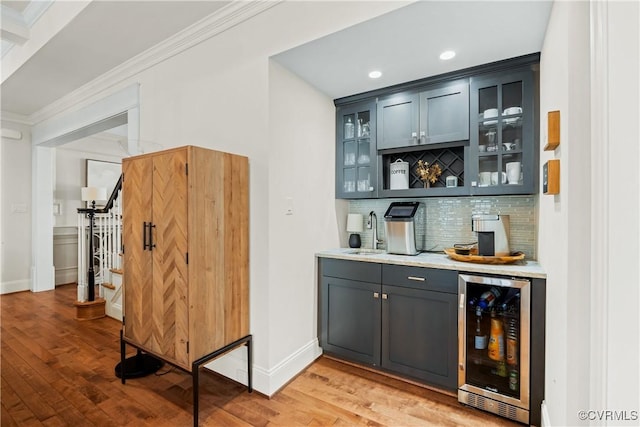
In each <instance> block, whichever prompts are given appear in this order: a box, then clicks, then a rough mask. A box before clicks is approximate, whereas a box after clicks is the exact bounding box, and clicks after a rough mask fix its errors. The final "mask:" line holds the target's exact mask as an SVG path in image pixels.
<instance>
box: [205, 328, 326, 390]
mask: <svg viewBox="0 0 640 427" xmlns="http://www.w3.org/2000/svg"><path fill="white" fill-rule="evenodd" d="M254 353H255V350H254ZM321 354H322V350H321V349H320V346H319V345H318V340H317V339H314V340H312V341H311V342H309V343H307V344H306V345H304V346H302V347H301V348H300V349H298V350H297V351H295V352H294V353H292V354H291V355H290V356H288V357H287V358H285V359H284V360H283V361H281V362H280V363H278V364H277V365H276V366H274V367H273V368H271V369H264V368H262V367H260V366H256V365H255V364H254V365H253V388H254V389H255V390H256V391H259V392H260V393H262V394H265V395H267V396H271V395H273V394H274V393H275V392H277V391H278V390H279V389H280V388H281V387H282V386H284V385H285V384H286V383H287V382H289V381H290V380H291V379H292V378H294V377H295V376H296V375H298V374H299V373H300V372H302V370H303V369H304V368H306V367H307V366H309V364H311V363H312V362H313V361H314V360H316V359H317V358H318V357H320V355H321ZM204 366H205V368H208V369H210V370H212V371H215V372H217V373H219V374H221V375H224V376H225V377H227V378H231V379H232V380H234V381H237V382H239V383H241V384H244V385H246V384H247V352H246V350H245V349H244V347H242V348H238V349H236V350H234V351H232V352H231V353H229V354H227V355H225V356H222V357H220V358H219V359H216V360H214V361H212V362H209V363H208V364H206V365H204Z"/></svg>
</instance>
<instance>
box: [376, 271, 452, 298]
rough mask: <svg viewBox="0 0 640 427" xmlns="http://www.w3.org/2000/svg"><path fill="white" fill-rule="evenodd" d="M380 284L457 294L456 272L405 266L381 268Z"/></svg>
mask: <svg viewBox="0 0 640 427" xmlns="http://www.w3.org/2000/svg"><path fill="white" fill-rule="evenodd" d="M382 283H383V284H385V285H395V286H403V287H406V288H415V289H428V290H431V291H438V292H448V293H451V294H457V293H458V272H457V271H455V270H439V269H435V268H423V267H409V266H405V265H388V264H385V265H383V266H382Z"/></svg>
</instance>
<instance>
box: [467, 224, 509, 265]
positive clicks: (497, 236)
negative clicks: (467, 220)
mask: <svg viewBox="0 0 640 427" xmlns="http://www.w3.org/2000/svg"><path fill="white" fill-rule="evenodd" d="M471 230H472V231H475V232H477V233H478V255H481V256H509V255H511V251H510V249H509V215H472V216H471Z"/></svg>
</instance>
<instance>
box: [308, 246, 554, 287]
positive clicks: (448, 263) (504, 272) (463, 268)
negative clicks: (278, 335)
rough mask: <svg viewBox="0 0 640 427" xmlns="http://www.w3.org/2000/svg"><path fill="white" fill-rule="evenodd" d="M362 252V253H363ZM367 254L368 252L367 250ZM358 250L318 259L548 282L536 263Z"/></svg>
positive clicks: (328, 252)
mask: <svg viewBox="0 0 640 427" xmlns="http://www.w3.org/2000/svg"><path fill="white" fill-rule="evenodd" d="M361 250H362V249H361ZM364 250H365V251H366V249H364ZM356 251H358V249H351V248H338V249H330V250H326V251H321V252H318V253H316V257H318V258H335V259H344V260H351V261H365V262H374V263H378V264H398V265H410V266H414V267H428V268H441V269H445V270H457V271H460V272H468V273H486V274H496V275H501V276H516V277H529V278H535V279H546V278H547V273H545V271H544V270H543V269H542V267H541V266H540V264H538V263H537V262H536V261H529V260H524V261H518V262H516V263H514V264H504V265H493V264H476V263H472V262H461V261H454V260H452V259H451V258H449V257H448V256H447V255H446V254H445V253H434V252H423V253H420V254H418V255H415V256H411V255H392V254H388V253H386V252H381V253H365V254H357V253H354V252H356Z"/></svg>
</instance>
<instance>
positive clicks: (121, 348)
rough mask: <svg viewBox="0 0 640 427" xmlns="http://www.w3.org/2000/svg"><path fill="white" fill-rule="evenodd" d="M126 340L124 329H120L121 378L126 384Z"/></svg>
mask: <svg viewBox="0 0 640 427" xmlns="http://www.w3.org/2000/svg"><path fill="white" fill-rule="evenodd" d="M125 346H126V344H125V342H124V340H123V339H122V329H120V378H121V379H122V384H124V359H125Z"/></svg>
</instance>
